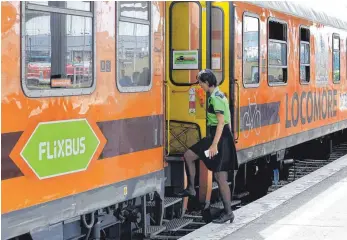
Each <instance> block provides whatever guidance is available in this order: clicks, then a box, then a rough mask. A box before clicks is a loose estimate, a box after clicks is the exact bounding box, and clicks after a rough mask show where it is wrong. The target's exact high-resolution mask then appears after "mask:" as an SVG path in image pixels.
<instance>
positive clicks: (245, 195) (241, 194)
mask: <svg viewBox="0 0 347 240" xmlns="http://www.w3.org/2000/svg"><path fill="white" fill-rule="evenodd" d="M248 195H249V192H247V191H245V192H240V193H236V194H234V199H235V200H237V199H242V198H244V197H247V196H248Z"/></svg>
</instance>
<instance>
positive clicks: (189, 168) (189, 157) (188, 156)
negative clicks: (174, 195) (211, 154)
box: [178, 149, 199, 197]
mask: <svg viewBox="0 0 347 240" xmlns="http://www.w3.org/2000/svg"><path fill="white" fill-rule="evenodd" d="M198 158H199V157H198V156H197V155H196V154H195V153H194V152H193V151H192V150H190V149H188V151H186V152H185V153H184V161H185V164H186V174H187V178H188V186H187V188H186V189H185V190H183V191H182V192H180V193H178V195H179V196H181V197H186V196H189V195H190V196H195V194H196V191H195V186H194V180H195V174H196V169H195V162H194V161H196V160H197V159H198Z"/></svg>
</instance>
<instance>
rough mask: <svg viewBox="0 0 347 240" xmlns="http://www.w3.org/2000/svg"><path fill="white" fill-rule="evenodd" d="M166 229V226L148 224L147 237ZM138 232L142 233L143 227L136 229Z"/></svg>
mask: <svg viewBox="0 0 347 240" xmlns="http://www.w3.org/2000/svg"><path fill="white" fill-rule="evenodd" d="M165 230H166V227H165V226H147V227H146V237H151V238H152V237H154V236H155V235H158V234H159V233H161V232H163V231H165ZM135 233H137V234H142V228H139V229H137V230H136V231H135Z"/></svg>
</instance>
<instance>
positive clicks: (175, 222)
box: [164, 218, 193, 232]
mask: <svg viewBox="0 0 347 240" xmlns="http://www.w3.org/2000/svg"><path fill="white" fill-rule="evenodd" d="M192 222H193V219H191V218H174V219H172V220H169V221H167V222H166V221H165V222H164V226H165V227H166V230H165V232H176V231H178V230H180V229H181V228H184V227H185V226H187V225H189V224H190V223H192Z"/></svg>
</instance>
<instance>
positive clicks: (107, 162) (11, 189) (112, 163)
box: [1, 148, 163, 214]
mask: <svg viewBox="0 0 347 240" xmlns="http://www.w3.org/2000/svg"><path fill="white" fill-rule="evenodd" d="M162 153H163V149H162V148H156V149H151V150H147V151H142V152H136V153H131V154H127V155H123V156H119V157H114V158H112V159H104V160H98V161H93V162H92V163H91V164H90V165H89V168H88V169H87V170H86V171H84V172H78V173H74V174H68V175H64V176H60V177H56V178H49V179H45V180H41V181H39V180H38V179H37V178H36V176H34V175H33V174H32V175H30V176H24V177H17V178H13V179H9V180H5V181H2V182H1V193H2V206H1V207H2V214H4V213H7V212H11V211H14V210H18V209H22V208H26V207H30V206H33V205H36V204H40V203H44V202H47V201H52V200H55V199H59V198H63V197H66V196H69V195H72V194H77V193H80V192H84V191H88V190H92V189H94V188H98V187H102V186H106V185H109V184H112V183H117V182H120V181H123V180H126V179H129V178H134V177H137V176H142V175H145V174H148V173H152V172H155V171H158V170H160V169H162V167H163V160H162ZM19 190H20V191H19Z"/></svg>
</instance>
